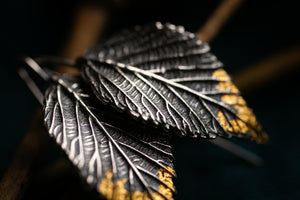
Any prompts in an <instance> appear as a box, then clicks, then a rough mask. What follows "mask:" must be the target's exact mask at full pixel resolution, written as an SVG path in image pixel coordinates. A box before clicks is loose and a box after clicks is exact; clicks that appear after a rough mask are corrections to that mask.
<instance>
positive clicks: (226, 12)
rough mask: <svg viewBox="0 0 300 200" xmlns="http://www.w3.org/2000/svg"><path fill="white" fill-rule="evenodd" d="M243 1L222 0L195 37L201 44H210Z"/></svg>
mask: <svg viewBox="0 0 300 200" xmlns="http://www.w3.org/2000/svg"><path fill="white" fill-rule="evenodd" d="M242 2H243V0H224V1H223V2H222V3H221V5H220V6H219V7H218V8H217V9H216V10H215V11H214V12H213V14H212V15H211V16H210V17H209V19H208V20H207V21H206V23H205V24H204V25H203V26H202V28H201V29H200V30H199V31H197V33H196V35H197V37H198V38H199V39H200V40H201V41H203V42H210V41H211V40H212V39H213V38H215V37H216V35H217V34H218V33H219V31H220V30H221V28H222V27H223V25H224V24H225V23H226V22H227V21H228V19H229V18H230V17H231V16H232V15H233V13H234V12H235V11H236V10H237V9H238V8H239V6H240V5H241V4H242Z"/></svg>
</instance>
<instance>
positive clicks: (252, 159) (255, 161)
mask: <svg viewBox="0 0 300 200" xmlns="http://www.w3.org/2000/svg"><path fill="white" fill-rule="evenodd" d="M208 141H209V142H211V143H213V144H214V145H216V146H218V147H220V148H222V149H224V150H226V151H228V152H230V153H232V154H233V155H235V156H237V157H239V158H241V159H243V160H244V161H246V162H248V163H250V164H252V165H254V166H257V167H258V166H261V165H262V164H263V159H262V158H261V157H259V156H258V155H256V154H255V153H252V152H251V151H249V150H247V149H245V148H244V147H241V146H239V145H236V144H234V143H233V142H230V141H228V140H226V139H223V138H221V137H217V138H215V139H213V140H208Z"/></svg>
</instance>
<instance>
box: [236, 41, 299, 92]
mask: <svg viewBox="0 0 300 200" xmlns="http://www.w3.org/2000/svg"><path fill="white" fill-rule="evenodd" d="M298 67H300V47H299V46H297V47H294V48H290V49H287V50H284V51H283V52H280V53H278V54H277V55H275V56H272V57H270V58H268V59H266V60H264V61H262V62H260V63H258V64H256V65H253V66H249V67H246V68H245V69H244V70H243V71H241V72H239V73H237V74H236V75H235V76H233V82H234V83H235V84H236V85H237V86H238V88H240V89H241V91H247V92H249V91H251V90H254V89H256V88H258V87H260V86H261V85H264V84H266V83H268V82H270V81H272V80H274V79H276V78H278V77H280V76H282V75H283V74H285V73H287V72H289V71H291V70H294V69H296V68H298Z"/></svg>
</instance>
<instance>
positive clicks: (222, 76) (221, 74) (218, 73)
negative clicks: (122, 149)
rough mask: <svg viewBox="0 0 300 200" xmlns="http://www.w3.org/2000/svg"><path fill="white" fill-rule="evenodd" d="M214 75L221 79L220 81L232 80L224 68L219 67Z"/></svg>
mask: <svg viewBox="0 0 300 200" xmlns="http://www.w3.org/2000/svg"><path fill="white" fill-rule="evenodd" d="M212 76H213V77H215V78H217V79H219V80H220V81H230V77H229V75H228V74H227V72H226V71H225V70H224V69H222V68H221V69H217V70H216V71H214V73H213V74H212Z"/></svg>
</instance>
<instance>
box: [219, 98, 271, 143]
mask: <svg viewBox="0 0 300 200" xmlns="http://www.w3.org/2000/svg"><path fill="white" fill-rule="evenodd" d="M221 100H222V101H223V102H225V103H227V104H236V105H233V107H234V108H235V109H236V110H237V111H238V113H237V118H236V119H232V120H230V121H229V122H228V120H227V118H226V116H225V115H224V113H223V112H222V111H219V112H218V120H219V122H220V124H221V125H222V126H223V128H224V129H225V130H226V131H229V132H240V133H243V134H245V133H247V132H250V133H251V136H252V138H253V139H254V140H255V141H256V142H257V143H266V142H267V141H268V136H267V134H265V133H264V132H263V131H262V127H261V125H260V124H259V123H258V121H257V120H256V117H255V115H254V113H253V111H252V109H251V108H249V107H248V106H247V105H246V102H245V100H244V99H243V98H242V97H241V96H238V97H237V96H236V95H224V96H223V97H222V98H221ZM249 126H251V127H252V128H250V127H249ZM257 132H259V133H260V134H258V133H257Z"/></svg>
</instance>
